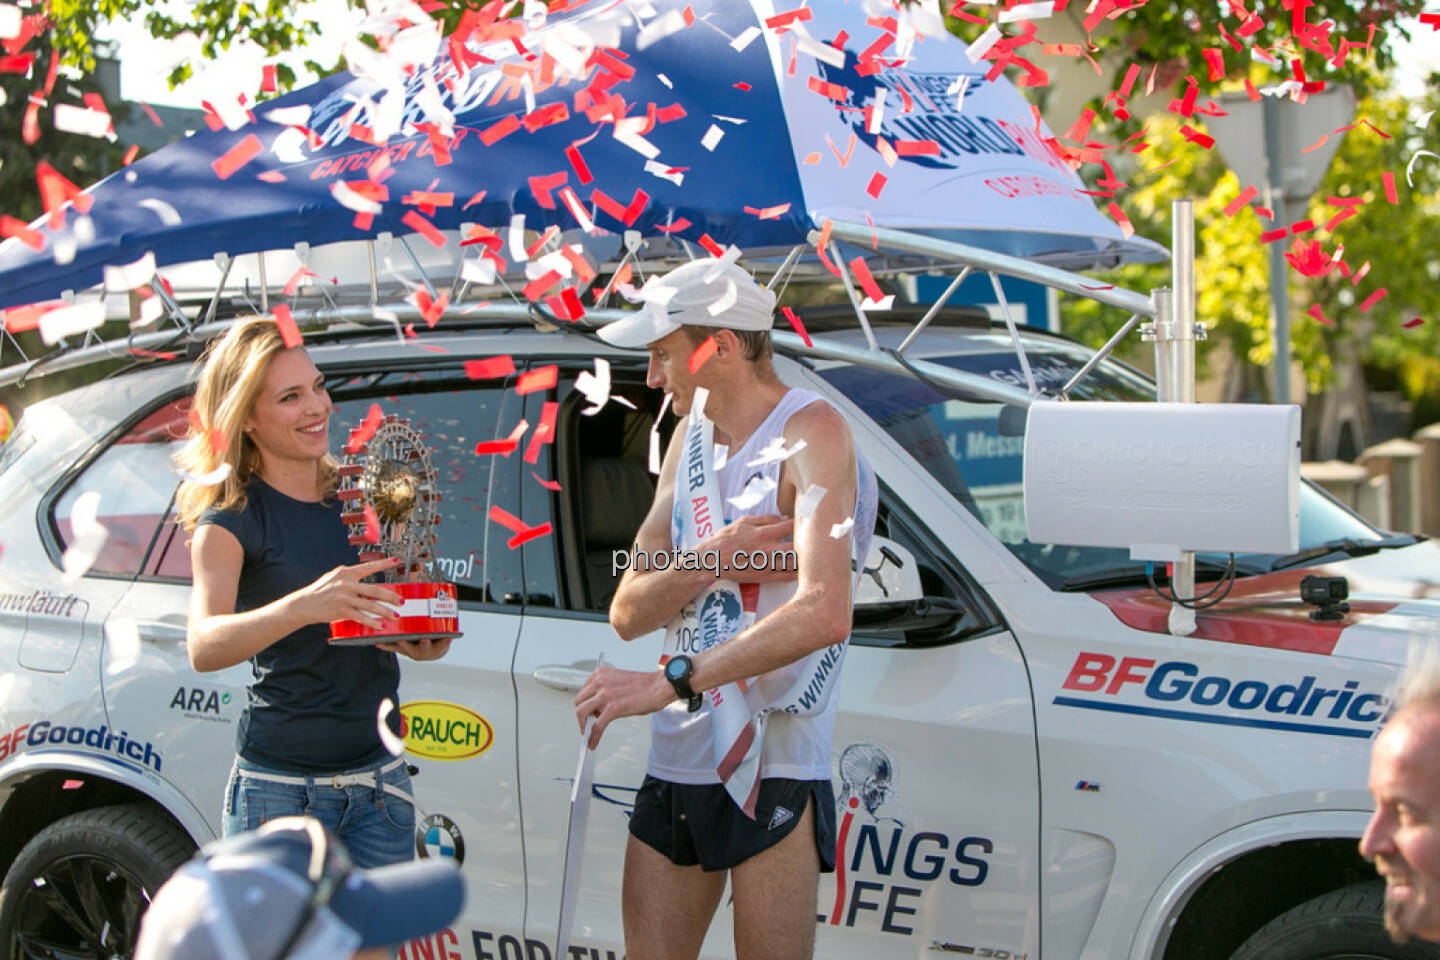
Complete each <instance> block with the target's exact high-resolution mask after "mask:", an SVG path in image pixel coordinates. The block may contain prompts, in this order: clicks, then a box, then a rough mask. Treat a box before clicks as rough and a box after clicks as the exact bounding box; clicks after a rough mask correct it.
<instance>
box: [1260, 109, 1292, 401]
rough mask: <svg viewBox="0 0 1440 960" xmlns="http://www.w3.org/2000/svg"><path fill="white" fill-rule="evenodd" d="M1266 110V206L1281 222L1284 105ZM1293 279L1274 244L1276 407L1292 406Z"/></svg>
mask: <svg viewBox="0 0 1440 960" xmlns="http://www.w3.org/2000/svg"><path fill="white" fill-rule="evenodd" d="M1263 106H1264V108H1265V110H1264V115H1265V165H1266V167H1267V168H1268V169H1267V174H1266V180H1267V181H1268V183H1267V185H1266V190H1267V192H1268V196H1267V197H1266V199H1265V203H1266V205H1267V206H1269V207H1270V209H1271V210H1273V211H1274V212H1275V216H1276V218H1277V219H1281V220H1283V219H1287V218H1288V210H1287V209H1286V208H1287V206H1288V204H1287V202H1286V197H1285V170H1284V168H1283V167H1282V165H1281V164H1282V161H1281V144H1280V103H1279V101H1278V100H1276V98H1274V97H1266V98H1265V102H1264V104H1263ZM1289 280H1290V278H1289V275H1288V274H1287V273H1286V270H1285V248H1284V247H1283V246H1282V245H1281V244H1280V243H1279V242H1276V243H1272V244H1270V329H1271V342H1272V344H1273V345H1274V355H1273V356H1272V357H1271V360H1270V368H1271V375H1272V378H1273V385H1272V386H1271V390H1270V400H1271V401H1272V402H1273V403H1289V402H1290V291H1289V288H1288V284H1289Z"/></svg>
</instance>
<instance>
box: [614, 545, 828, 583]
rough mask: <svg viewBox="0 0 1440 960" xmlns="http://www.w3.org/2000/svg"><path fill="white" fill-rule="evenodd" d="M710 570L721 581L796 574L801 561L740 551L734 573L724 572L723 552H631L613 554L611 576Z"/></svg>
mask: <svg viewBox="0 0 1440 960" xmlns="http://www.w3.org/2000/svg"><path fill="white" fill-rule="evenodd" d="M672 568H673V569H676V570H708V571H709V572H710V573H712V574H714V576H715V578H716V579H719V578H720V577H721V575H722V574H735V573H742V572H744V571H746V570H755V571H765V570H779V571H781V572H783V573H796V572H798V571H799V570H800V558H799V557H798V556H796V555H795V551H794V550H771V551H769V552H767V551H764V550H755V551H750V552H747V551H744V550H737V551H736V552H735V554H734V557H733V558H732V559H731V561H730V569H729V570H722V568H721V565H720V551H719V550H705V551H703V552H699V553H697V552H696V551H694V550H681V549H680V548H678V547H676V548H674V549H671V550H653V551H652V550H640V549H638V548H637V547H633V546H632V547H631V548H630V549H629V550H611V551H610V574H611V576H618V575H619V574H621V573H623V572H624V571H626V570H634V571H636V572H637V573H649V572H650V571H651V570H669V569H672Z"/></svg>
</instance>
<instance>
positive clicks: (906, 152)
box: [895, 140, 940, 157]
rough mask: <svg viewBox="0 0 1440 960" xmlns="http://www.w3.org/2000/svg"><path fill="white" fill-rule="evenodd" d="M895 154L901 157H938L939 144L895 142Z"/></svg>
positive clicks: (908, 141)
mask: <svg viewBox="0 0 1440 960" xmlns="http://www.w3.org/2000/svg"><path fill="white" fill-rule="evenodd" d="M895 153H896V154H897V155H899V156H902V157H938V156H940V144H939V143H938V142H937V141H935V140H896V141H895Z"/></svg>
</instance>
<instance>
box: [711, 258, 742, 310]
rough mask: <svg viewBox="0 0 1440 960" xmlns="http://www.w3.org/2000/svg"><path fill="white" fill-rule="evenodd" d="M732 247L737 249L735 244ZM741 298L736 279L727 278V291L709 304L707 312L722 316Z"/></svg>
mask: <svg viewBox="0 0 1440 960" xmlns="http://www.w3.org/2000/svg"><path fill="white" fill-rule="evenodd" d="M730 249H731V250H734V249H737V248H736V247H734V246H731V248H730ZM739 299H740V291H739V288H738V287H736V286H735V281H734V280H726V281H725V292H724V293H722V294H720V296H718V297H716V298H715V302H714V303H711V304H710V305H709V306H707V307H706V308H705V312H706V313H708V314H710V316H712V317H718V316H720V315H721V314H723V313H724V312H725V311H726V310H729V309H730V308H731V307H733V306H735V303H736V302H737V301H738V300H739Z"/></svg>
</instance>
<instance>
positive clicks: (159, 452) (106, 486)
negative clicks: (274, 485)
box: [50, 398, 190, 577]
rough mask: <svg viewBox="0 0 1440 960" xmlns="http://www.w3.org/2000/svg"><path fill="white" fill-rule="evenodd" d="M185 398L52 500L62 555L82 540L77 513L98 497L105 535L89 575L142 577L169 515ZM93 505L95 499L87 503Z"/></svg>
mask: <svg viewBox="0 0 1440 960" xmlns="http://www.w3.org/2000/svg"><path fill="white" fill-rule="evenodd" d="M189 402H190V401H189V398H182V399H180V400H175V401H172V402H170V403H167V404H165V405H164V406H162V407H160V408H158V409H156V410H154V411H152V412H151V413H150V414H149V415H148V416H146V417H145V418H144V419H143V420H141V421H140V422H139V423H137V424H136V425H135V426H133V427H131V428H130V429H129V430H127V431H126V432H125V433H124V435H123V436H121V437H120V439H119V440H117V441H116V442H115V443H113V444H111V445H110V446H109V447H107V448H106V449H105V450H104V451H102V452H101V453H100V455H99V456H97V457H96V458H95V459H93V460H91V461H90V463H89V464H87V465H86V466H85V467H84V468H83V469H82V471H81V472H80V474H79V476H77V477H76V478H75V479H74V480H73V481H72V482H71V483H70V485H69V486H68V487H67V488H66V489H65V491H64V492H63V493H61V494H60V496H59V498H58V499H56V500H55V502H54V506H53V508H52V510H51V514H50V519H51V524H52V528H53V530H54V533H55V537H56V541H57V544H58V546H59V548H60V550H61V551H64V550H66V549H68V548H70V547H71V546H73V545H75V544H76V543H77V542H78V541H80V540H81V539H82V537H81V533H82V532H83V531H82V530H80V529H77V527H79V525H80V523H83V520H80V519H79V518H77V512H76V508H77V506H79V505H80V504H81V503H82V500H81V498H82V497H84V496H85V495H86V494H95V495H98V496H99V498H100V499H99V509H98V512H97V514H96V519H97V520H98V522H99V523H100V525H101V526H103V527H105V529H106V531H107V532H106V536H105V541H104V544H103V545H102V546H101V547H100V550H99V553H98V554H97V555H96V557H95V562H94V563H93V564H91V566H90V573H91V574H100V575H110V576H125V577H133V576H135V575H136V574H138V573H140V572H141V567H142V564H143V563H144V561H145V557H146V555H147V553H148V552H149V551H150V549H151V544H152V541H154V540H156V537H157V533H165V534H168V533H169V532H170V531H169V530H168V529H164V530H162V524H161V521H162V520H163V519H164V518H165V517H166V516H167V515H168V513H169V507H170V502H171V499H172V497H173V496H174V494H175V489H176V487H177V486H179V482H180V478H179V477H178V476H177V475H176V473H175V465H174V462H173V461H172V460H171V457H172V455H173V454H174V453H175V452H176V451H177V450H179V448H180V445H181V444H182V443H183V441H184V437H185V432H186V429H187V424H186V412H187V411H188V410H189ZM91 499H93V497H92V498H91Z"/></svg>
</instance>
